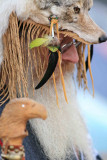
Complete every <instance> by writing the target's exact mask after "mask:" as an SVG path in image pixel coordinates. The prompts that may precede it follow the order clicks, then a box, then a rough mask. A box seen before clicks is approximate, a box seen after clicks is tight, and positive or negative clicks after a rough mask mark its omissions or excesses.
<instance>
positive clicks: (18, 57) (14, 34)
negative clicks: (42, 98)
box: [0, 13, 92, 105]
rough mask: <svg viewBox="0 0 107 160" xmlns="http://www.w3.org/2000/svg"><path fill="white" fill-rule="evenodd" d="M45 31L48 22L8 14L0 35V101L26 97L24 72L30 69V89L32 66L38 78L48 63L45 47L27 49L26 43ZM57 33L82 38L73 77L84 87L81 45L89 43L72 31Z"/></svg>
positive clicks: (25, 74)
mask: <svg viewBox="0 0 107 160" xmlns="http://www.w3.org/2000/svg"><path fill="white" fill-rule="evenodd" d="M49 33H50V28H49V27H48V26H45V25H41V24H37V23H35V22H34V21H33V20H31V19H27V20H25V21H19V20H18V18H17V15H16V14H15V13H12V14H11V15H10V18H9V25H8V29H7V31H6V32H5V34H4V35H3V37H2V38H3V46H4V60H3V62H2V65H1V79H0V90H2V93H0V96H1V97H2V98H1V99H0V105H2V104H3V103H5V101H6V100H7V99H13V98H16V97H28V72H31V77H32V91H33V92H34V88H35V84H34V75H33V70H35V73H36V77H37V79H38V81H39V80H40V79H41V77H42V76H43V73H44V72H43V71H44V70H45V68H46V67H47V65H48V62H47V61H46V58H45V57H46V56H45V55H46V54H47V53H48V52H47V49H46V48H40V47H38V48H37V49H36V50H35V49H32V50H30V48H29V44H30V42H31V41H32V40H34V38H38V37H43V36H44V35H49ZM60 33H62V34H64V36H65V37H66V36H70V37H72V38H73V39H75V40H77V41H80V42H82V44H81V45H80V46H79V47H78V54H79V58H80V60H79V63H78V64H77V69H78V73H77V79H78V83H79V86H81V85H82V86H84V88H85V89H86V88H88V87H87V77H86V69H85V54H84V52H85V46H86V45H90V44H89V43H88V42H85V41H84V40H83V39H81V38H80V37H79V36H78V35H77V34H75V33H73V32H68V31H60ZM35 52H36V54H35ZM89 52H90V51H89ZM89 54H90V53H89ZM41 57H42V58H41ZM90 73H91V68H90ZM91 77H92V75H91ZM5 85H6V86H5ZM4 86H5V87H4Z"/></svg>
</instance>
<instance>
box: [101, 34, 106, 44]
mask: <svg viewBox="0 0 107 160" xmlns="http://www.w3.org/2000/svg"><path fill="white" fill-rule="evenodd" d="M106 41H107V36H105V35H103V36H101V37H100V38H99V43H103V42H106Z"/></svg>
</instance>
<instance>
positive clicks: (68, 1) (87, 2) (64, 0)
mask: <svg viewBox="0 0 107 160" xmlns="http://www.w3.org/2000/svg"><path fill="white" fill-rule="evenodd" d="M49 1H50V0H48V2H49ZM51 2H52V3H55V2H58V3H59V4H60V5H64V6H67V5H72V4H75V3H76V2H78V3H80V4H81V5H82V6H84V8H91V7H92V5H93V0H51Z"/></svg>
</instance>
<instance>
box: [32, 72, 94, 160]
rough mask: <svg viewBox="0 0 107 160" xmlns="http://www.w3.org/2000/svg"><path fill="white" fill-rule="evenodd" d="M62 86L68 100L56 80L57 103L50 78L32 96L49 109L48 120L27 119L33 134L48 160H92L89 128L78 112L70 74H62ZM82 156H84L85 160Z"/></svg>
mask: <svg viewBox="0 0 107 160" xmlns="http://www.w3.org/2000/svg"><path fill="white" fill-rule="evenodd" d="M65 86H66V92H67V98H68V104H67V103H66V102H65V99H64V93H63V89H62V84H61V82H60V80H59V81H58V80H57V90H58V96H59V106H60V108H58V106H57V104H56V95H55V91H54V85H53V82H52V81H50V83H49V84H48V85H45V86H44V87H43V89H42V91H41V90H37V91H36V92H35V96H33V95H32V92H30V89H29V95H31V98H33V99H34V100H36V101H37V102H40V103H42V104H44V105H45V107H46V109H47V111H48V118H47V120H45V121H43V120H40V119H33V120H31V121H30V123H31V126H32V127H33V130H34V134H35V135H36V136H37V137H38V139H39V141H40V144H41V145H42V147H43V149H44V152H45V154H46V155H47V156H48V157H49V159H50V160H65V159H66V158H68V159H69V158H70V157H71V156H72V157H74V156H75V159H76V160H79V153H81V156H82V157H81V159H82V160H83V159H84V158H83V157H84V156H83V155H85V159H87V160H94V156H93V152H92V146H91V143H90V140H89V138H88V132H87V129H86V127H85V124H84V121H83V119H82V117H81V115H80V112H79V109H78V108H77V106H78V104H77V101H76V97H75V92H74V87H73V81H72V78H71V76H70V75H69V74H66V75H65ZM85 159H84V160H85Z"/></svg>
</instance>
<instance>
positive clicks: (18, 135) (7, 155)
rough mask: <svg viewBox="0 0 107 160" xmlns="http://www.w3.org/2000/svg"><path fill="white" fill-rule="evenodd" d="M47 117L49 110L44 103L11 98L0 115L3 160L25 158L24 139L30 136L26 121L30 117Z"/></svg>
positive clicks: (21, 159) (22, 159)
mask: <svg viewBox="0 0 107 160" xmlns="http://www.w3.org/2000/svg"><path fill="white" fill-rule="evenodd" d="M33 118H41V119H43V120H45V119H46V118H47V111H46V109H45V107H44V106H43V105H42V104H39V103H37V102H35V101H33V100H31V99H29V98H16V99H13V100H11V101H10V102H9V103H8V104H7V105H6V107H5V109H4V110H3V113H2V115H1V117H0V139H2V141H3V147H2V158H3V160H5V159H8V160H24V159H25V153H24V146H23V145H22V143H23V139H24V138H25V137H26V136H28V132H27V130H26V123H27V121H28V120H29V119H33Z"/></svg>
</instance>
